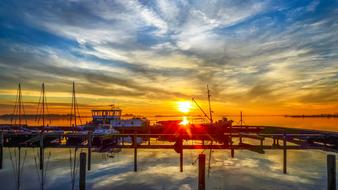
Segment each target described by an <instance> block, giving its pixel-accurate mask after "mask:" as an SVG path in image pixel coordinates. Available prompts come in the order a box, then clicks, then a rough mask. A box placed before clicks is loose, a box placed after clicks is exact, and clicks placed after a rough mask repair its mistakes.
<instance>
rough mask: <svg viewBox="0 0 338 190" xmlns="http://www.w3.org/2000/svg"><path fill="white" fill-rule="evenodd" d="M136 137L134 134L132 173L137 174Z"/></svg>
mask: <svg viewBox="0 0 338 190" xmlns="http://www.w3.org/2000/svg"><path fill="white" fill-rule="evenodd" d="M136 138H137V136H136V134H134V137H133V143H134V172H137V139H136Z"/></svg>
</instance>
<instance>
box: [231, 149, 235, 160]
mask: <svg viewBox="0 0 338 190" xmlns="http://www.w3.org/2000/svg"><path fill="white" fill-rule="evenodd" d="M234 157H235V149H234V148H232V147H231V158H234Z"/></svg>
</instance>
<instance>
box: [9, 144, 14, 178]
mask: <svg viewBox="0 0 338 190" xmlns="http://www.w3.org/2000/svg"><path fill="white" fill-rule="evenodd" d="M8 151H9V158H10V160H11V165H12V168H13V172H12V174H13V179H15V177H16V169H15V163H16V162H15V163H14V159H13V156H12V151H11V149H10V148H8Z"/></svg>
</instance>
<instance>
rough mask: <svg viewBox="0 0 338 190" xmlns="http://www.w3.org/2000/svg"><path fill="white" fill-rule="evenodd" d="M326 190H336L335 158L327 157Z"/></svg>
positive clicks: (332, 156) (330, 155) (333, 156)
mask: <svg viewBox="0 0 338 190" xmlns="http://www.w3.org/2000/svg"><path fill="white" fill-rule="evenodd" d="M327 190H336V156H335V155H332V154H329V155H327Z"/></svg>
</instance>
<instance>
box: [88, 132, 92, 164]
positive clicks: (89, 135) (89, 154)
mask: <svg viewBox="0 0 338 190" xmlns="http://www.w3.org/2000/svg"><path fill="white" fill-rule="evenodd" d="M92 134H93V132H92V131H89V132H88V171H90V169H91V160H92Z"/></svg>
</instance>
